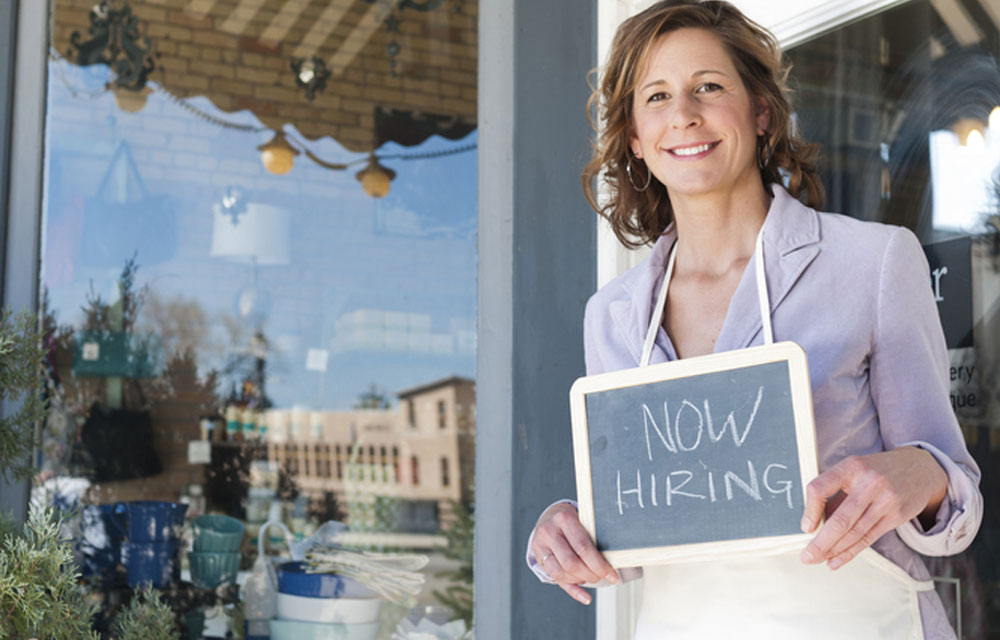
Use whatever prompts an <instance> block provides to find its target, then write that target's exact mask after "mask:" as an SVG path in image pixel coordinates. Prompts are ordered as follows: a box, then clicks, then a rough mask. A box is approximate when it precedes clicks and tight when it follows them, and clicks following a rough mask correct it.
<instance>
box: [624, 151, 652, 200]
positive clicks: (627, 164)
mask: <svg viewBox="0 0 1000 640" xmlns="http://www.w3.org/2000/svg"><path fill="white" fill-rule="evenodd" d="M625 173H626V174H628V181H629V184H631V185H632V188H633V189H635V190H636V191H639V192H642V191H645V190H646V189H648V188H649V184H650V183H651V182H652V181H653V172H652V171H650V170H649V165H646V184H644V185H642V188H641V189H640V188H639V187H637V186H636V184H635V179H634V178H633V177H632V159H631V158H629V157H628V152H626V155H625Z"/></svg>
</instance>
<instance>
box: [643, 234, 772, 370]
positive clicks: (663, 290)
mask: <svg viewBox="0 0 1000 640" xmlns="http://www.w3.org/2000/svg"><path fill="white" fill-rule="evenodd" d="M676 259H677V241H676V240H675V241H674V246H673V247H671V248H670V257H669V258H668V259H667V270H666V273H664V274H663V282H662V284H661V285H660V293H659V295H658V296H657V298H656V307H655V308H654V309H653V317H652V318H650V321H649V328H648V329H647V330H646V340H645V342H644V343H643V345H642V359H641V360H640V361H639V366H640V367H645V366H646V365H648V364H649V359H650V357H651V356H652V354H653V343H654V342H656V334H657V331H658V330H659V328H660V323H661V322H663V312H664V308H665V307H666V303H667V290H668V289H669V288H670V278H671V277H673V275H674V262H675V261H676ZM754 269H755V275H756V278H755V279H756V281H757V302H758V304H759V306H760V319H761V322H762V324H763V330H764V344H773V343H774V330H773V329H772V327H771V302H770V299H769V297H768V295H767V281H766V280H765V279H764V227H763V225H762V226H761V228H760V231H758V232H757V241H756V246H755V250H754Z"/></svg>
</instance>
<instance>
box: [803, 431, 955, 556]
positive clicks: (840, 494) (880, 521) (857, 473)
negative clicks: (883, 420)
mask: <svg viewBox="0 0 1000 640" xmlns="http://www.w3.org/2000/svg"><path fill="white" fill-rule="evenodd" d="M947 491H948V475H947V474H946V473H945V471H944V469H942V468H941V465H940V464H938V462H937V460H935V459H934V456H932V455H931V454H930V453H928V452H927V451H924V450H923V449H919V448H917V447H900V448H899V449H893V450H892V451H883V452H881V453H873V454H870V455H865V456H851V457H849V458H846V459H844V460H842V461H841V462H840V463H838V464H837V465H836V466H834V467H833V468H831V469H829V470H827V471H825V472H823V473H821V474H820V475H818V476H816V478H815V479H814V480H813V481H812V482H810V483H809V485H808V486H807V487H806V506H805V513H804V515H803V516H802V530H803V531H805V532H807V533H808V532H810V531H813V530H814V529H815V528H816V525H817V524H818V523H819V522H820V520H821V518H822V515H823V512H824V509H825V510H826V512H827V519H826V522H825V523H824V524H823V527H822V528H821V529H820V530H819V533H818V534H816V537H815V538H813V540H812V541H811V542H810V543H809V545H808V546H807V547H806V548H805V550H804V551H803V552H802V561H803V562H805V563H807V564H818V563H820V562H824V561H825V562H826V563H827V565H828V566H829V567H830V568H831V569H838V568H840V567H841V566H843V565H844V564H846V563H847V562H848V561H850V560H851V559H852V558H854V556H856V555H858V554H859V553H860V552H861V551H862V550H863V549H865V548H867V547H870V546H871V545H872V543H873V542H875V541H876V540H878V539H879V538H881V537H882V536H883V535H885V534H886V533H888V532H889V531H892V530H893V529H895V528H896V527H898V526H900V525H901V524H903V523H905V522H907V521H909V520H911V519H913V518H915V517H917V516H920V515H924V516H926V517H930V518H933V516H934V515H935V514H936V513H937V510H938V507H939V506H940V505H941V502H942V500H944V498H945V495H946V494H947Z"/></svg>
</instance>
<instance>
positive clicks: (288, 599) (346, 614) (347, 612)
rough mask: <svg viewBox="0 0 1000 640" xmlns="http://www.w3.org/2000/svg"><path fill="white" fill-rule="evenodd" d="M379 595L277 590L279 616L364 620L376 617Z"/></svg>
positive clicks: (345, 621)
mask: <svg viewBox="0 0 1000 640" xmlns="http://www.w3.org/2000/svg"><path fill="white" fill-rule="evenodd" d="M381 607H382V600H381V599H380V598H307V597H305V596H293V595H290V594H287V593H279V594H278V618H279V619H280V620H298V621H301V622H326V623H331V622H333V623H340V624H365V623H368V622H375V621H376V620H378V613H379V609H381Z"/></svg>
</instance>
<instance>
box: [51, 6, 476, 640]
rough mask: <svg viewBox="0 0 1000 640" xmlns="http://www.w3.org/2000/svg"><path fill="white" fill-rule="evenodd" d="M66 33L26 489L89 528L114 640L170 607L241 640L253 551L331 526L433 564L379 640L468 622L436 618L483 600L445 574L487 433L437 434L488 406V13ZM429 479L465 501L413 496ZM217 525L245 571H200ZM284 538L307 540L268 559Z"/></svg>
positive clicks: (245, 19) (376, 12) (148, 14)
mask: <svg viewBox="0 0 1000 640" xmlns="http://www.w3.org/2000/svg"><path fill="white" fill-rule="evenodd" d="M52 12H53V14H52V21H51V25H52V30H51V34H50V36H51V42H50V45H51V47H50V60H49V65H48V74H49V75H48V95H47V113H46V141H47V142H46V156H45V203H44V212H43V231H42V269H41V280H40V282H39V286H40V290H41V294H42V295H41V298H42V300H43V305H42V307H43V308H42V314H43V318H44V328H45V332H46V341H47V344H48V347H49V350H48V358H47V361H46V388H47V389H46V390H47V395H48V397H49V398H50V402H51V406H52V412H51V415H50V417H49V418H48V420H47V421H46V423H45V425H44V428H43V450H42V454H41V457H40V473H39V474H38V475H37V478H36V483H35V487H34V489H33V491H34V494H35V496H36V497H39V498H40V499H45V500H48V501H50V502H52V503H56V504H59V505H61V506H63V507H69V508H78V509H79V510H80V511H79V512H78V513H79V514H80V515H78V516H77V519H76V520H75V521H74V522H75V523H76V524H75V525H74V526H76V527H77V528H76V531H77V534H76V542H75V544H76V547H77V554H78V556H79V558H80V562H81V565H80V566H81V568H82V570H83V573H84V576H83V582H84V585H85V586H86V587H87V589H88V590H90V591H91V592H92V593H93V594H94V597H95V598H97V599H99V601H100V603H101V613H100V614H99V615H98V616H97V618H95V621H94V624H95V629H97V630H98V631H100V632H102V633H109V632H110V624H111V620H112V617H113V615H114V614H115V613H116V612H117V611H119V610H121V609H122V607H124V606H125V604H126V603H127V602H128V601H129V599H130V598H131V594H132V593H133V591H134V589H135V588H136V587H138V586H139V585H140V584H141V583H145V582H152V583H153V585H154V587H157V588H158V589H159V591H160V593H161V594H163V597H164V598H165V601H166V602H167V604H168V605H169V606H170V607H171V608H172V609H173V611H174V613H175V614H176V615H177V619H178V620H179V621H180V620H184V619H186V618H187V617H191V618H192V620H193V621H192V622H191V623H190V624H187V623H185V624H184V625H180V626H179V627H178V628H182V629H183V633H184V634H186V635H188V636H190V637H198V636H199V634H205V635H207V636H221V635H224V633H225V629H226V626H227V624H230V623H231V624H233V625H236V626H239V617H240V614H239V611H240V610H241V600H242V597H241V595H240V594H239V592H238V589H237V588H236V587H235V586H234V583H235V582H238V581H242V580H243V579H245V578H246V576H247V575H249V574H250V570H251V568H252V567H253V564H254V560H255V558H256V557H257V555H258V554H259V553H261V552H263V553H264V554H268V553H270V554H273V555H275V556H280V555H282V554H285V555H288V554H289V553H290V550H289V548H288V547H289V544H291V545H292V546H294V545H295V544H298V543H301V542H302V541H303V540H307V539H309V538H310V536H312V535H314V534H315V532H316V531H317V527H319V526H320V525H321V524H323V523H324V522H327V521H337V522H340V523H343V524H344V529H343V531H340V532H338V537H336V543H337V544H339V545H342V546H343V547H344V549H368V550H374V551H378V552H382V553H388V554H406V555H412V554H419V555H425V556H427V557H428V558H429V564H427V565H426V567H424V569H422V573H421V575H422V576H423V579H424V580H425V583H424V586H423V588H422V589H420V590H418V591H417V592H416V593H414V594H413V596H412V598H409V597H408V598H399V601H398V602H397V603H396V604H395V606H386V607H382V610H381V614H380V615H381V619H379V620H375V621H374V622H364V623H362V622H358V623H357V624H369V625H372V624H374V625H375V626H371V627H369V629H374V630H375V631H374V632H373V633H375V634H376V635H373V636H372V637H376V636H377V637H382V638H387V637H389V634H391V633H392V632H393V631H394V630H395V628H396V623H397V622H398V621H399V620H398V619H399V618H400V617H402V616H405V615H407V614H409V615H411V616H414V617H416V618H419V617H421V616H424V617H427V616H429V617H430V618H432V619H433V622H434V623H436V624H440V623H445V622H448V621H450V620H459V619H463V618H464V619H466V621H467V622H471V619H470V616H469V615H468V611H466V610H465V609H464V608H463V607H464V605H461V606H459V603H458V601H456V600H454V599H445V600H442V598H440V597H437V596H436V595H435V593H452V592H453V587H463V585H465V583H464V582H463V583H461V584H460V582H461V581H462V580H466V581H468V580H469V579H470V576H469V575H465V574H464V573H463V569H462V567H463V566H464V563H465V562H466V560H464V559H463V558H462V557H460V556H455V554H454V553H451V552H450V551H449V549H450V547H452V546H453V545H455V544H459V543H457V542H455V540H456V537H455V536H456V535H457V534H458V533H459V530H458V529H455V530H453V528H454V527H455V523H460V522H462V520H461V518H462V517H470V518H471V513H472V481H473V468H472V464H473V460H474V453H473V452H474V440H475V421H474V419H464V420H462V421H460V423H459V424H457V425H456V424H452V421H448V422H447V423H440V424H439V415H440V416H444V415H451V414H452V413H455V414H456V415H458V414H459V411H458V407H470V406H472V405H473V404H474V402H475V383H474V380H473V376H474V370H475V333H474V326H475V325H474V317H475V296H476V292H475V272H476V239H475V229H476V162H475V159H476V150H475V149H476V143H477V131H476V84H477V80H476V73H477V69H476V59H477V51H476V34H477V5H476V2H475V0H427V1H426V2H407V3H395V2H383V1H382V0H360V1H358V2H353V3H345V2H284V1H283V0H264V1H263V2H246V1H245V0H156V1H153V0H106V1H103V2H90V3H80V2H74V1H72V0H56V1H55V2H54V3H53V8H52ZM463 415H464V414H463ZM390 452H391V453H390ZM435 458H438V459H441V460H442V469H444V468H446V467H445V466H444V465H445V461H446V460H450V464H448V466H447V469H448V470H449V474H448V475H447V476H446V477H447V480H446V481H445V482H427V480H430V479H429V478H424V480H425V482H424V483H423V484H420V483H419V482H418V480H420V478H419V471H418V468H417V464H418V462H417V461H418V460H419V459H424V460H430V461H433V460H434V459H435ZM406 461H411V463H412V464H411V465H407V464H406ZM407 466H410V470H409V472H407V469H406V467H407ZM431 468H432V467H431ZM166 505H179V506H172V507H171V506H166ZM168 512H169V513H168ZM205 514H211V515H212V516H219V517H221V516H226V517H227V518H231V519H233V521H235V522H238V523H240V526H242V527H243V528H244V531H243V533H241V537H240V540H239V544H238V545H237V547H236V548H235V549H228V548H227V550H225V551H205V550H203V549H199V548H197V547H196V543H197V545H198V546H200V545H201V542H198V541H199V540H202V542H204V539H206V536H207V535H209V534H207V533H205V531H208V530H212V527H210V526H209V525H208V524H204V523H208V522H209V520H201V521H199V520H198V518H199V517H201V516H204V515H205ZM460 515H461V517H460ZM266 521H276V522H280V523H282V524H284V525H285V526H286V527H287V528H288V531H289V532H290V535H291V538H290V539H289V540H286V539H285V538H284V536H283V535H279V534H278V533H275V531H277V530H276V529H275V530H269V531H268V533H267V536H266V538H267V539H266V541H265V548H264V549H261V548H259V544H258V532H259V531H260V528H261V525H262V524H263V523H264V522H266ZM197 522H202V523H203V526H198V525H197V524H196V523H197ZM211 522H213V523H215V524H214V525H213V526H215V525H219V526H222V525H221V524H219V523H226V522H229V521H228V520H215V521H211ZM143 523H145V524H148V525H149V526H152V527H154V528H155V527H158V526H161V525H162V526H164V527H165V529H164V533H163V534H162V536H161V537H162V539H160V537H154V539H143V538H142V534H141V533H140V532H139V530H138V527H140V525H142V524H143ZM163 523H166V524H163ZM461 531H464V532H465V533H464V534H463V535H465V536H466V537H468V538H470V539H468V540H464V542H462V544H465V543H467V544H469V545H471V528H470V527H464V528H461ZM199 536H200V537H199ZM143 545H145V546H143ZM153 545H157V546H153ZM204 553H216V554H222V555H225V554H229V556H227V558H225V559H224V558H222V555H219V557H217V558H213V559H212V560H211V562H212V563H214V564H212V566H211V568H206V567H208V563H209V560H207V559H206V558H207V556H203V555H199V554H204ZM192 554H193V555H192ZM230 558H233V559H234V560H233V561H235V564H232V561H231V560H230ZM144 560H145V562H146V564H147V569H146V570H143V571H144V572H143V571H140V570H139V569H138V567H139V565H140V564H141V562H143V561H144ZM227 563H228V564H227ZM223 564H225V565H226V566H225V567H223V566H222V565H223ZM230 565H232V566H230ZM468 565H469V572H470V573H471V556H469V559H468ZM443 573H447V574H448V575H449V576H451V577H442V575H443ZM455 576H460V578H455ZM456 580H459V582H456ZM470 584H471V583H470ZM466 586H467V585H466ZM383 599H385V598H383ZM466 604H468V603H466ZM470 606H471V605H470ZM469 611H471V609H469ZM191 612H196V613H194V614H192V613H191ZM197 612H201V613H203V614H205V615H206V616H207V620H206V622H205V623H204V624H203V625H201V628H200V629H198V628H197V627H198V626H199V625H198V624H196V623H197V621H198V620H199V619H200V618H199V616H198V615H197ZM285 613H287V611H285ZM393 616H395V619H393ZM299 621H300V622H302V620H299ZM312 623H313V624H320V623H315V622H312ZM277 628H278V629H279V631H280V630H281V629H282V625H280V624H279V625H277Z"/></svg>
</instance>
